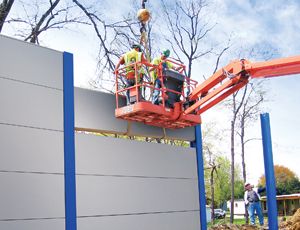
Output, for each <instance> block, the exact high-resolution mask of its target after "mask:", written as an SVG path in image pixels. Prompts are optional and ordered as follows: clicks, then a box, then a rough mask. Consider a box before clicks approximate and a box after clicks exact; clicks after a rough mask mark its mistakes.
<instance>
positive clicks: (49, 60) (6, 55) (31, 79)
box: [0, 36, 63, 90]
mask: <svg viewBox="0 0 300 230" xmlns="http://www.w3.org/2000/svg"><path fill="white" fill-rule="evenodd" d="M0 50H1V52H0V60H1V61H0V77H4V78H9V79H14V80H19V81H24V82H28V83H32V84H37V85H43V86H47V87H51V88H56V89H61V90H62V89H63V71H62V70H63V54H62V52H58V51H55V50H51V49H48V48H44V47H41V46H37V45H34V44H32V43H28V42H24V41H20V40H17V39H14V38H10V37H6V36H0Z"/></svg>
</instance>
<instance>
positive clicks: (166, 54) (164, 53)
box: [149, 49, 181, 105]
mask: <svg viewBox="0 0 300 230" xmlns="http://www.w3.org/2000/svg"><path fill="white" fill-rule="evenodd" d="M169 56H170V50H169V49H164V50H163V51H162V52H161V56H160V57H158V58H155V59H154V60H153V61H152V62H151V64H152V65H155V66H158V65H159V63H161V62H163V61H165V60H166V59H167V57H169ZM162 66H163V68H167V69H174V70H176V71H178V70H180V69H181V66H178V67H175V66H173V65H172V64H171V63H170V62H169V61H165V62H164V63H162ZM149 72H151V76H152V79H153V82H154V87H155V88H158V89H160V88H161V81H160V80H159V79H158V77H157V69H156V68H154V67H151V68H149ZM159 94H160V91H159V90H157V89H154V92H153V100H152V104H155V105H159V103H158V97H159Z"/></svg>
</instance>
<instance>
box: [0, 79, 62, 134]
mask: <svg viewBox="0 0 300 230" xmlns="http://www.w3.org/2000/svg"><path fill="white" fill-rule="evenodd" d="M0 104H1V110H0V123H5V124H13V125H21V126H30V127H37V128H44V129H54V130H61V131H62V130H63V92H62V91H61V90H56V89H50V88H46V87H41V86H36V85H32V84H27V83H22V82H17V81H13V80H7V79H3V78H0Z"/></svg>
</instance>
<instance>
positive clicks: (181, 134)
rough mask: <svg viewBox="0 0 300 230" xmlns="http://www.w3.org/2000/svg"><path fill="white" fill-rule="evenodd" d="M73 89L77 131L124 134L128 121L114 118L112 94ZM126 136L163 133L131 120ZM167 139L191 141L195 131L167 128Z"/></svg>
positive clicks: (122, 101) (156, 128)
mask: <svg viewBox="0 0 300 230" xmlns="http://www.w3.org/2000/svg"><path fill="white" fill-rule="evenodd" d="M74 91H75V92H74V94H75V98H74V99H75V127H76V129H77V130H86V131H95V132H107V133H118V134H125V133H127V127H128V121H125V120H120V119H117V118H116V117H115V109H116V97H115V95H113V94H106V93H103V92H99V91H92V90H87V89H82V88H76V87H75V90H74ZM120 105H125V98H120ZM128 135H135V136H150V137H156V138H163V137H164V132H163V128H160V127H156V126H149V125H145V124H142V123H135V122H131V123H130V131H129V133H128ZM166 138H169V139H178V140H187V141H194V140H195V130H194V127H189V128H185V129H178V130H170V129H166Z"/></svg>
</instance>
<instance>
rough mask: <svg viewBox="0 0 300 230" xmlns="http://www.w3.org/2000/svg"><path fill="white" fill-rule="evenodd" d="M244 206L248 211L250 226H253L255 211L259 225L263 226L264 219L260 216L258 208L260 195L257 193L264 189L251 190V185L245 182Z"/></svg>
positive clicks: (260, 212)
mask: <svg viewBox="0 0 300 230" xmlns="http://www.w3.org/2000/svg"><path fill="white" fill-rule="evenodd" d="M245 188H246V192H245V197H244V199H245V204H246V206H247V209H248V213H249V216H250V221H251V225H255V216H254V212H255V210H256V213H257V216H258V219H259V223H260V225H261V226H263V225H264V217H263V214H262V210H261V206H260V202H259V201H260V195H259V193H261V192H264V191H265V190H266V187H263V188H252V186H251V184H250V183H248V182H246V183H245Z"/></svg>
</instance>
